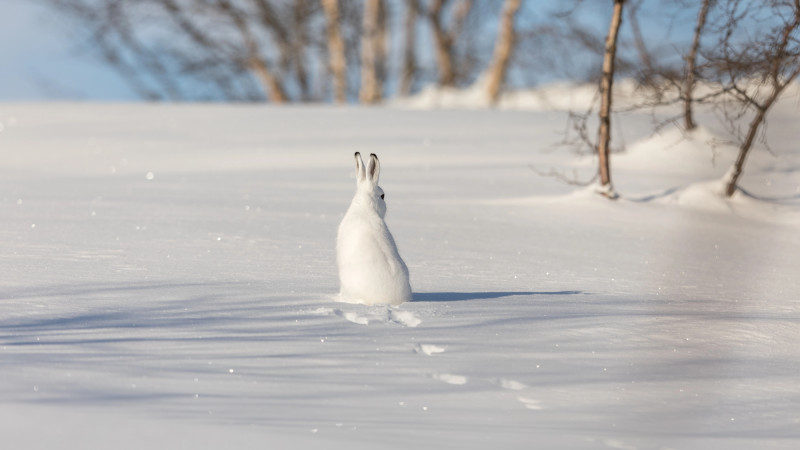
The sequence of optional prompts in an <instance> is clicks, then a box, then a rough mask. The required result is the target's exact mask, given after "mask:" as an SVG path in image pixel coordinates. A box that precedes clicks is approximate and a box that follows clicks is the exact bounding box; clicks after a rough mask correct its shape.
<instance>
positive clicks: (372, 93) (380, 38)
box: [359, 0, 386, 103]
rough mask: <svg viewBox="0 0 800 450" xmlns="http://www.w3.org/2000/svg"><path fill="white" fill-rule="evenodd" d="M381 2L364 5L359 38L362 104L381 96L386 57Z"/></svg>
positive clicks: (384, 22) (372, 0)
mask: <svg viewBox="0 0 800 450" xmlns="http://www.w3.org/2000/svg"><path fill="white" fill-rule="evenodd" d="M384 8H385V5H384V4H383V1H382V0H367V1H366V2H365V3H364V23H363V31H362V36H361V92H360V93H359V100H361V102H362V103H376V102H378V101H380V99H381V97H382V96H383V87H382V85H383V76H382V72H384V70H385V69H384V68H383V66H384V65H385V59H386V58H385V55H386V31H385V30H386V20H385V18H386V15H385V11H384Z"/></svg>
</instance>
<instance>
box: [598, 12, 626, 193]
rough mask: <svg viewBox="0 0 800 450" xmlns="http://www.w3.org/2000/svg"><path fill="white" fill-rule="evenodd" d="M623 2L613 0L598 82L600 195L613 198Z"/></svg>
mask: <svg viewBox="0 0 800 450" xmlns="http://www.w3.org/2000/svg"><path fill="white" fill-rule="evenodd" d="M623 3H625V0H614V13H613V15H612V16H611V25H610V26H609V28H608V36H607V37H606V47H605V54H604V56H603V78H602V80H601V82H600V127H599V129H598V131H597V156H598V159H599V163H598V165H599V175H600V187H601V193H602V194H603V195H605V196H607V197H609V198H615V197H616V194H615V193H614V188H613V187H612V184H611V166H610V164H609V154H610V149H609V144H610V142H611V99H612V94H611V88H612V85H613V83H614V61H615V57H616V53H617V36H618V34H619V27H620V25H621V24H622V5H623Z"/></svg>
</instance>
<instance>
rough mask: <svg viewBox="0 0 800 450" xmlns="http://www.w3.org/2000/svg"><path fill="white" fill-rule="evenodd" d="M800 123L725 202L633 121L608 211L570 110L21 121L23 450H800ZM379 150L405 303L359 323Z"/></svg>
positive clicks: (295, 110)
mask: <svg viewBox="0 0 800 450" xmlns="http://www.w3.org/2000/svg"><path fill="white" fill-rule="evenodd" d="M575 95H582V94H581V93H580V92H575ZM798 116H799V115H798V112H797V108H796V105H795V106H792V104H791V102H790V103H789V104H786V103H784V104H782V105H779V107H778V108H777V109H776V111H775V115H774V116H772V117H771V118H770V127H769V129H768V133H769V137H770V139H771V145H772V152H773V153H774V155H771V154H770V153H768V152H766V151H759V150H756V151H754V153H753V155H752V157H751V158H752V159H751V160H750V161H749V162H748V167H747V169H746V171H745V175H744V177H743V179H742V187H743V189H744V191H741V192H738V193H737V194H736V196H735V197H734V198H733V199H730V200H728V199H724V198H722V197H720V196H719V195H718V188H719V186H718V181H717V180H719V179H721V177H722V175H723V174H724V173H725V171H726V170H727V164H726V163H725V161H727V160H730V158H731V153H732V151H733V149H732V148H730V147H725V146H722V147H719V148H718V149H717V150H716V151H714V150H712V148H711V146H710V145H708V143H707V142H708V141H709V139H710V138H714V137H720V138H722V139H723V140H724V138H725V135H724V134H723V133H722V131H721V130H720V129H719V128H715V127H714V126H713V125H710V124H712V123H713V117H712V116H711V115H710V114H708V113H702V112H701V113H700V114H699V115H698V118H699V120H700V121H701V122H702V123H704V124H707V125H705V128H703V129H701V130H700V131H699V132H698V133H697V135H695V136H692V137H691V138H690V139H688V140H682V139H679V136H678V134H674V133H672V132H670V131H669V130H665V131H664V132H663V133H662V134H657V135H654V136H650V132H649V131H648V130H651V129H652V118H651V117H649V116H648V115H646V114H631V115H629V116H627V117H626V118H625V120H624V121H622V122H621V123H620V127H621V128H620V133H621V139H624V141H625V142H626V143H627V145H626V148H627V152H626V153H615V154H613V155H612V160H611V164H612V172H613V174H614V177H615V178H614V186H615V188H616V190H617V191H618V193H619V194H620V198H619V199H618V200H616V201H609V200H607V199H604V198H601V197H600V196H598V195H597V194H595V193H594V192H592V188H591V187H590V188H585V189H576V188H575V187H573V186H568V185H564V184H561V183H558V182H557V181H555V180H554V179H552V178H548V177H542V176H539V175H537V174H536V173H534V172H533V171H531V170H530V168H529V166H530V165H536V166H537V167H545V168H550V167H552V168H555V169H557V170H560V171H561V170H563V171H571V170H576V171H577V172H578V174H579V175H580V176H585V175H587V174H589V175H590V174H591V173H592V171H593V167H592V166H591V163H590V162H587V161H586V160H585V159H582V158H580V157H577V156H575V155H574V154H572V153H570V152H569V151H554V149H553V147H552V145H551V144H552V143H553V142H555V141H557V140H559V138H560V135H559V132H560V130H563V128H564V126H563V124H564V115H563V114H562V113H556V112H550V111H545V110H539V111H506V112H503V113H500V114H498V113H496V112H492V111H485V110H472V111H463V110H449V111H417V110H405V109H391V108H349V107H347V108H335V107H315V106H303V107H291V108H271V107H262V106H211V105H186V106H166V105H114V104H94V105H91V104H89V105H86V104H2V105H0V123H2V124H3V126H2V127H0V129H2V131H1V132H0V157H2V159H0V161H2V162H1V163H0V239H1V240H2V242H3V251H2V253H0V274H2V275H1V276H0V364H2V368H3V375H2V382H0V398H2V401H1V402H0V430H1V431H2V436H3V437H2V439H3V446H4V448H6V447H7V448H25V449H51V448H81V449H85V448H96V449H101V448H102V449H106V448H115V449H128V448H129V449H140V448H192V449H204V448H208V449H211V448H319V449H323V448H324V449H357V448H364V449H367V448H369V449H381V448H389V449H399V448H430V449H441V448H461V449H485V448H489V447H495V448H509V449H516V448H519V449H528V448H532V447H531V446H532V445H533V446H535V447H537V448H550V449H553V448H555V449H558V448H565V449H572V448H598V449H602V448H643V449H645V448H681V449H707V448H728V449H751V448H786V449H789V448H797V446H798V445H800V413H799V412H798V411H799V410H798V408H797V405H798V404H800V383H799V382H798V376H797V374H798V372H799V371H800V346H798V336H800V277H798V274H799V273H800V257H799V256H798V255H800V233H798V229H800V215H798V211H800V148H798V146H797V142H798V141H797V137H798V135H797V127H796V124H797V121H798V118H800V117H798ZM354 151H361V152H362V153H365V154H369V153H370V152H376V153H379V154H380V157H381V163H382V174H381V184H382V187H383V188H384V190H385V192H386V202H387V204H388V214H387V217H386V220H387V223H388V224H389V226H390V227H391V229H392V232H393V234H394V237H395V240H396V242H397V245H398V247H399V249H400V251H401V252H402V254H403V256H404V259H405V260H406V262H407V264H408V267H409V270H410V273H411V282H412V286H414V289H415V292H414V300H413V301H412V302H409V303H406V304H403V305H401V306H399V307H391V306H366V305H351V304H344V303H339V302H336V301H335V294H336V292H337V290H338V279H337V273H336V265H335V236H336V227H337V225H338V223H339V221H340V220H341V218H342V216H343V214H344V212H345V211H346V209H347V207H348V204H349V202H350V199H351V197H352V189H353V188H352V186H353V181H354V180H353V174H352V172H353V171H352V154H353V152H354ZM715 152H716V153H715Z"/></svg>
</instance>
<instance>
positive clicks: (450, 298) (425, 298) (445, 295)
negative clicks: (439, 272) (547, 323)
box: [412, 291, 583, 302]
mask: <svg viewBox="0 0 800 450" xmlns="http://www.w3.org/2000/svg"><path fill="white" fill-rule="evenodd" d="M582 293H583V291H552V292H524V291H523V292H414V294H413V295H414V299H413V300H412V301H414V302H462V301H467V300H491V299H496V298H502V297H514V296H518V295H577V294H582Z"/></svg>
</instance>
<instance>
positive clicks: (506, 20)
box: [487, 0, 520, 105]
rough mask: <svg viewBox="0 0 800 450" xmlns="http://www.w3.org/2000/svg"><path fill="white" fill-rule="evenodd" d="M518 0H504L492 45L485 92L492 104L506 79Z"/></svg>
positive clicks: (512, 46)
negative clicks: (493, 44)
mask: <svg viewBox="0 0 800 450" xmlns="http://www.w3.org/2000/svg"><path fill="white" fill-rule="evenodd" d="M519 5H520V0H506V2H505V4H504V5H503V13H502V16H501V17H500V30H499V32H498V34H497V44H496V45H495V47H494V57H493V62H492V65H491V66H490V68H489V73H488V78H489V79H488V81H487V94H488V96H489V101H490V102H491V103H492V104H493V105H494V104H497V101H498V100H499V98H500V87H501V86H502V85H503V83H504V82H505V79H506V71H507V70H508V62H509V60H510V59H511V53H512V52H513V51H514V40H515V33H514V17H516V15H517V11H519Z"/></svg>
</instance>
